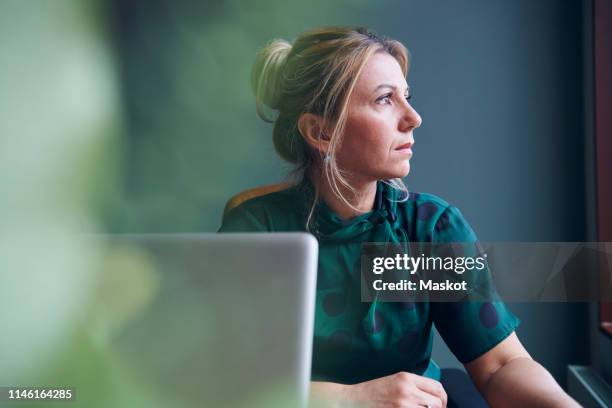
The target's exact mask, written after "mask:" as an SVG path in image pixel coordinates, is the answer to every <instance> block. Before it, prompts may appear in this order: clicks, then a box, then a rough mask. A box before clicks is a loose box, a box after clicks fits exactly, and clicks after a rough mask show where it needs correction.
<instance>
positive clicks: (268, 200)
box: [219, 187, 297, 232]
mask: <svg viewBox="0 0 612 408" xmlns="http://www.w3.org/2000/svg"><path fill="white" fill-rule="evenodd" d="M295 193H296V192H295V188H294V187H289V188H287V189H285V190H280V191H275V192H271V193H267V194H264V195H261V196H257V197H253V198H251V199H249V200H247V201H244V202H243V203H241V204H240V205H238V206H236V207H234V208H232V209H231V210H229V211H228V212H227V213H226V214H224V216H223V221H222V225H221V228H220V229H219V231H220V232H230V231H234V232H239V231H277V230H283V229H286V228H283V227H287V225H286V224H287V222H286V221H287V220H288V219H291V218H296V216H297V214H296V210H297V208H296V197H295Z"/></svg>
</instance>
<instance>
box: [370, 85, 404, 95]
mask: <svg viewBox="0 0 612 408" xmlns="http://www.w3.org/2000/svg"><path fill="white" fill-rule="evenodd" d="M381 88H390V89H393V90H394V91H395V90H397V87H396V86H395V85H391V84H380V85H378V86H377V87H376V89H374V91H372V93H375V92H376V91H378V90H379V89H381ZM406 91H410V86H408V87H407V88H406Z"/></svg>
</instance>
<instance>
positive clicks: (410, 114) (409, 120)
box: [400, 101, 423, 132]
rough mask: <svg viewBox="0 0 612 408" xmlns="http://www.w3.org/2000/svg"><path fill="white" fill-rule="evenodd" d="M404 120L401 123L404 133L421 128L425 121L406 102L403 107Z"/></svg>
mask: <svg viewBox="0 0 612 408" xmlns="http://www.w3.org/2000/svg"><path fill="white" fill-rule="evenodd" d="M403 108H404V109H403V112H402V119H401V121H400V122H401V123H400V127H401V129H402V131H404V132H406V131H410V130H413V129H416V128H418V127H419V126H421V123H422V122H423V120H422V119H421V115H419V114H418V113H417V111H416V110H414V108H413V107H412V105H410V104H409V103H408V101H406V102H405V103H404V105H403Z"/></svg>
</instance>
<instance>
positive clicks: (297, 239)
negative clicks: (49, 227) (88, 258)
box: [104, 233, 318, 407]
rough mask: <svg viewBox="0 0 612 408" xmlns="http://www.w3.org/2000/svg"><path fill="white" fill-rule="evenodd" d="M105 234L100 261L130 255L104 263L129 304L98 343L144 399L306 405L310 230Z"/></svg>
mask: <svg viewBox="0 0 612 408" xmlns="http://www.w3.org/2000/svg"><path fill="white" fill-rule="evenodd" d="M105 240H106V242H105V244H104V247H105V250H104V252H105V255H104V256H107V257H108V258H109V259H113V254H114V256H115V257H116V255H117V254H124V255H125V254H131V255H130V257H131V258H132V259H139V260H138V261H137V262H134V261H132V263H128V265H125V263H123V265H122V264H121V262H119V263H117V262H115V263H111V265H110V266H107V268H108V271H107V274H109V275H112V276H114V277H115V278H114V279H111V281H112V282H113V283H112V284H111V286H110V287H113V286H115V287H116V289H117V290H121V288H120V287H121V285H124V284H125V285H128V286H129V287H130V288H132V289H130V293H132V294H133V296H132V297H133V298H136V299H137V300H138V303H139V305H138V307H132V312H131V314H130V316H129V317H127V318H125V319H123V321H122V323H121V325H120V326H119V327H116V328H113V330H112V334H111V335H109V336H108V339H107V341H108V348H109V350H110V351H111V352H112V354H113V356H114V357H115V358H116V359H117V360H118V361H119V363H120V364H121V366H122V367H123V372H124V373H127V375H126V376H125V377H126V378H128V379H129V381H131V382H132V383H133V384H134V386H135V387H140V388H141V389H144V390H146V392H147V393H150V394H148V395H150V396H151V401H155V402H156V403H158V404H159V406H174V407H191V406H198V407H202V406H205V407H207V406H211V407H224V406H231V407H241V406H245V407H246V406H248V407H255V406H262V407H263V406H266V407H272V406H279V407H280V406H283V407H284V406H299V405H305V404H306V399H307V394H308V389H309V381H310V365H311V355H312V354H311V353H312V337H313V325H314V302H315V287H316V271H317V257H318V243H317V241H316V239H315V238H314V237H313V236H312V235H310V234H306V233H223V234H186V235H119V236H108V237H106V238H105ZM130 265H131V266H130ZM135 265H140V266H135ZM123 290H125V288H123ZM108 292H109V296H108V300H109V301H110V302H112V301H113V296H112V290H110V291H108ZM145 293H146V294H145ZM158 404H154V405H158ZM168 404H169V405H168Z"/></svg>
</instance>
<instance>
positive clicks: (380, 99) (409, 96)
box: [377, 93, 412, 105]
mask: <svg viewBox="0 0 612 408" xmlns="http://www.w3.org/2000/svg"><path fill="white" fill-rule="evenodd" d="M392 95H393V93H388V94H386V95H383V96H381V97H380V98H378V99H377V101H382V100H383V99H386V98H390V97H391V96H392ZM404 99H406V101H408V102H410V100H411V99H412V95H408V96H405V97H404ZM383 105H388V104H387V103H385V104H383Z"/></svg>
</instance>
